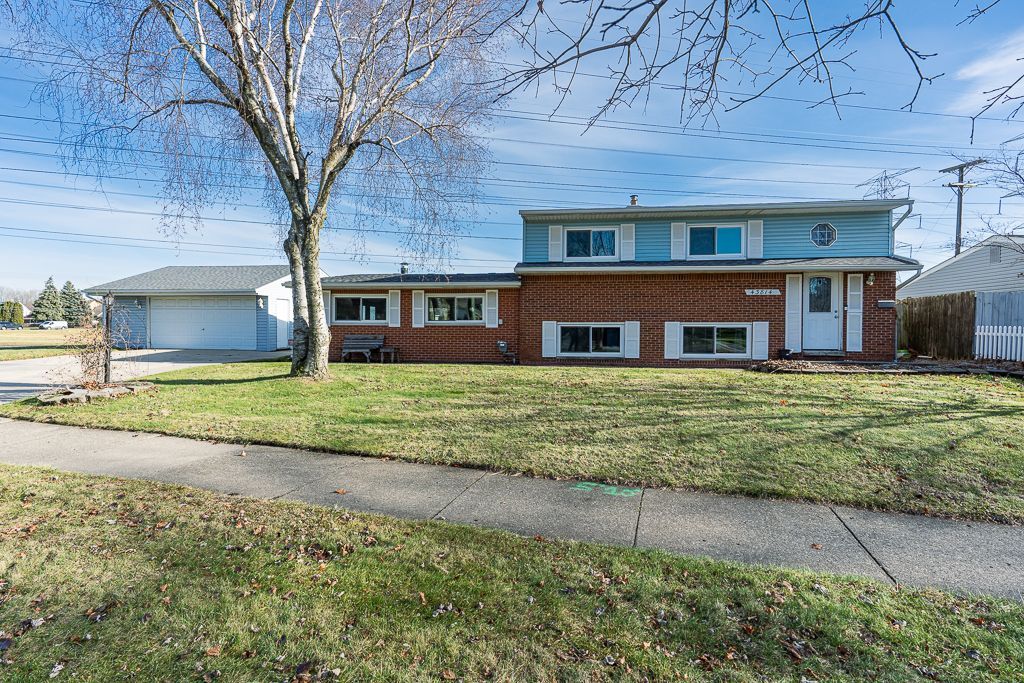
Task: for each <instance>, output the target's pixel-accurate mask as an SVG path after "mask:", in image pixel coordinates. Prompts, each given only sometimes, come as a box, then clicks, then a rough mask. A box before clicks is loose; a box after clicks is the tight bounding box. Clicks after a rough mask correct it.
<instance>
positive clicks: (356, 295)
mask: <svg viewBox="0 0 1024 683" xmlns="http://www.w3.org/2000/svg"><path fill="white" fill-rule="evenodd" d="M338 299H359V315H362V314H363V313H362V311H363V299H384V319H383V320H341V319H339V318H338V317H337V313H338V306H337V304H336V303H335V301H337V300H338ZM390 320H391V301H390V300H389V298H388V293H387V292H384V293H383V294H373V293H361V292H343V293H339V292H334V293H332V294H331V324H332V325H375V326H385V325H387V324H388V323H389V322H390Z"/></svg>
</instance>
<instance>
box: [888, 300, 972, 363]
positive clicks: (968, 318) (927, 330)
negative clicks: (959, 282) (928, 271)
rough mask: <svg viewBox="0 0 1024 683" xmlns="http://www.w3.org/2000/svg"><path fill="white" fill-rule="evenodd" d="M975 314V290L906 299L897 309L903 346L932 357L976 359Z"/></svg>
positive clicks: (900, 338) (900, 341)
mask: <svg viewBox="0 0 1024 683" xmlns="http://www.w3.org/2000/svg"><path fill="white" fill-rule="evenodd" d="M974 313H975V295H974V292H958V293H956V294H942V295H939V296H922V297H918V298H912V299H904V300H903V301H901V302H900V304H899V307H898V309H897V314H898V319H899V344H900V348H902V349H911V350H913V351H916V352H917V353H919V354H921V355H924V356H931V357H932V358H945V359H951V360H959V359H965V358H973V357H974V327H975V322H974Z"/></svg>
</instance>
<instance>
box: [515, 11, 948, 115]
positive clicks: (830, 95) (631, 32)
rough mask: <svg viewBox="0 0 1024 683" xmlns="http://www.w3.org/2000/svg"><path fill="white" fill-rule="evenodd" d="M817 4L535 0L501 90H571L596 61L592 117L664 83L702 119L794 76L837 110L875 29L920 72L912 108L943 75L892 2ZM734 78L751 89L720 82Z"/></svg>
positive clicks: (520, 25)
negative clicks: (548, 84)
mask: <svg viewBox="0 0 1024 683" xmlns="http://www.w3.org/2000/svg"><path fill="white" fill-rule="evenodd" d="M851 4H852V5H854V6H855V7H854V9H852V10H850V9H848V6H849V5H851ZM552 5H554V6H552ZM811 5H812V2H811V0H778V1H777V2H776V0H698V1H697V2H693V1H692V0H676V1H675V2H669V0H637V2H633V3H625V4H623V3H616V2H608V1H607V0H593V1H592V2H588V3H582V2H580V1H579V0H558V1H557V2H556V3H552V2H551V1H550V0H549V2H548V3H547V4H545V3H544V1H543V0H538V2H537V4H536V6H535V7H534V6H533V3H532V2H528V3H527V4H525V5H524V6H523V7H522V8H521V14H520V17H521V21H520V22H518V23H517V24H516V25H515V26H516V28H517V30H518V37H519V40H520V42H521V43H522V45H523V46H525V47H526V48H527V50H528V53H529V59H528V60H527V64H526V65H525V66H523V67H522V68H514V69H511V70H510V71H509V72H508V73H507V74H506V78H505V88H506V91H509V92H511V91H515V90H517V89H520V88H523V87H524V86H526V85H528V84H531V83H535V82H537V81H538V80H539V79H541V78H543V77H545V76H550V77H551V81H552V83H553V84H554V87H555V88H557V89H558V90H560V91H561V92H562V93H563V94H568V93H569V92H570V91H571V89H572V86H573V83H574V82H575V80H576V78H577V77H578V76H579V75H580V73H581V72H580V71H579V69H580V67H581V66H583V65H584V64H585V63H598V64H599V65H600V66H602V67H603V69H604V73H602V74H599V75H603V76H605V77H607V78H609V79H610V81H611V85H610V92H609V94H608V96H607V98H606V100H605V101H604V103H603V105H601V106H600V108H599V110H598V111H597V112H596V114H595V115H594V118H595V119H596V118H597V117H599V116H601V115H603V114H605V113H606V112H608V111H609V110H611V109H614V108H615V107H617V106H619V105H627V106H628V105H632V104H633V103H634V102H635V101H636V100H637V99H638V98H644V97H649V96H650V94H651V89H652V87H654V86H655V85H659V86H661V87H665V88H676V89H678V90H679V91H680V92H681V98H682V101H681V113H682V115H683V117H684V118H686V119H687V120H692V119H694V118H703V119H704V120H705V121H706V120H707V118H708V117H711V116H714V114H715V111H716V109H718V108H724V110H725V111H729V110H731V109H735V108H737V107H739V106H742V105H743V104H746V103H748V102H750V101H752V100H754V99H757V98H759V97H762V96H764V95H766V94H767V93H768V92H769V91H770V90H772V89H773V88H774V87H775V86H777V85H779V84H780V83H782V82H783V81H786V80H788V79H795V80H797V81H799V82H801V83H811V84H819V85H820V86H822V87H823V88H824V92H823V95H822V97H821V100H820V101H819V102H818V104H829V105H831V106H833V107H834V108H835V110H836V113H837V114H838V113H839V107H838V104H839V102H840V100H842V99H843V98H844V97H848V96H850V95H854V94H862V93H859V92H855V91H854V90H852V88H849V87H845V88H844V87H842V85H841V75H842V74H843V73H846V72H848V71H850V70H852V68H853V67H852V65H851V62H850V58H851V56H852V55H853V54H854V52H855V50H854V48H853V47H852V45H851V41H852V40H853V39H854V38H855V37H856V36H857V34H858V33H860V32H863V31H866V30H870V29H874V30H877V31H878V32H880V33H882V34H883V35H888V36H889V37H890V38H891V39H892V40H893V41H895V44H896V45H897V46H898V48H899V50H900V51H901V52H902V53H903V54H904V55H905V56H906V58H907V60H908V61H909V64H910V66H911V68H912V69H913V70H914V72H915V74H916V76H917V79H918V83H917V88H916V89H915V91H914V93H913V95H912V96H911V97H910V98H909V99H908V102H907V103H906V105H905V106H906V107H907V108H910V107H912V106H913V104H914V102H915V101H916V99H917V97H918V94H919V93H920V90H921V87H922V86H923V85H924V84H925V83H930V82H931V81H932V80H933V79H935V78H937V77H938V76H939V75H941V74H933V75H928V74H926V72H925V70H924V66H923V62H924V61H925V60H926V59H927V58H928V57H931V56H934V55H931V54H925V53H923V52H920V51H919V50H917V49H915V48H914V47H912V46H911V45H910V44H909V43H908V42H907V40H906V39H905V38H904V36H903V33H902V32H901V30H900V28H899V25H898V23H897V21H896V18H895V16H894V11H895V3H894V1H893V0H865V1H864V2H862V3H838V2H829V3H821V4H819V5H818V9H817V10H815V11H814V12H812V8H811ZM819 15H822V16H819ZM837 71H838V72H839V74H837ZM730 80H731V81H733V82H735V83H736V84H737V85H744V84H746V85H747V86H748V88H749V91H746V92H742V91H738V90H726V89H723V85H724V84H726V83H727V82H728V81H730ZM734 87H735V86H734Z"/></svg>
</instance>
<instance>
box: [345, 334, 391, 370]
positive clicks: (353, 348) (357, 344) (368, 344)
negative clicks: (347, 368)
mask: <svg viewBox="0 0 1024 683" xmlns="http://www.w3.org/2000/svg"><path fill="white" fill-rule="evenodd" d="M382 348H384V335H383V334H346V335H345V339H344V340H343V341H342V344H341V360H342V361H344V360H345V359H346V358H348V355H349V354H350V353H361V354H363V355H364V356H366V362H367V363H369V362H370V355H371V354H372V353H373V352H374V351H377V352H380V350H381V349H382ZM383 360H384V359H383V356H382V357H381V361H383Z"/></svg>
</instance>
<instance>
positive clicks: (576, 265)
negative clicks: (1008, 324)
mask: <svg viewBox="0 0 1024 683" xmlns="http://www.w3.org/2000/svg"><path fill="white" fill-rule="evenodd" d="M530 268H551V269H558V268H562V269H566V268H571V269H581V270H582V269H587V268H605V269H607V268H638V269H642V268H665V269H672V270H680V271H686V270H701V269H708V268H711V269H715V270H726V269H730V268H736V269H738V270H742V269H745V268H756V269H758V270H767V269H776V270H800V269H817V270H827V269H828V268H843V269H847V270H849V269H851V268H855V269H865V270H868V269H871V268H875V269H878V270H914V269H919V268H921V264H920V263H918V262H917V261H915V260H914V259H909V258H904V257H902V256H835V257H828V258H761V259H715V260H703V261H592V262H586V261H568V262H566V261H544V262H539V263H520V264H518V265H517V266H516V270H517V271H518V270H520V269H524V270H526V269H530Z"/></svg>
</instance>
